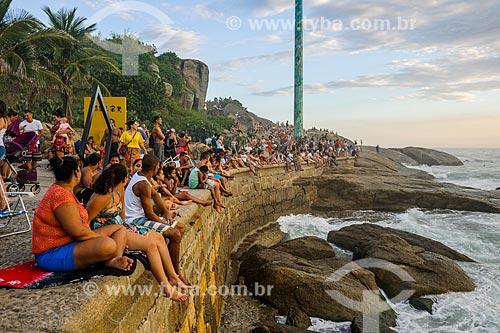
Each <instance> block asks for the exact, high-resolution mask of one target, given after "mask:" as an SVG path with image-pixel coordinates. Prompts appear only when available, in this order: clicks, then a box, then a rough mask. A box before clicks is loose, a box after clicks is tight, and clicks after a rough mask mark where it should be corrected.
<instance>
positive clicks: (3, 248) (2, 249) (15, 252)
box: [0, 160, 54, 268]
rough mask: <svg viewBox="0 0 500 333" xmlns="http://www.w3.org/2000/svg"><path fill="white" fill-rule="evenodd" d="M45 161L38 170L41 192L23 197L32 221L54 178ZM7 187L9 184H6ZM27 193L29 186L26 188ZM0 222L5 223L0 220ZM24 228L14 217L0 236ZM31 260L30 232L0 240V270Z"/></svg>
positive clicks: (1, 229)
mask: <svg viewBox="0 0 500 333" xmlns="http://www.w3.org/2000/svg"><path fill="white" fill-rule="evenodd" d="M47 164H48V161H47V160H43V161H42V162H41V163H40V167H39V168H38V170H37V172H38V181H39V182H40V185H41V187H42V188H41V191H40V193H39V194H37V195H35V197H33V198H28V197H23V200H24V203H25V204H26V208H27V209H28V211H29V216H30V219H31V220H32V221H33V212H34V210H35V208H36V206H37V205H38V202H39V201H40V200H41V199H42V197H43V195H44V194H45V192H46V191H47V189H48V187H49V186H50V185H51V184H52V182H53V180H54V177H53V175H52V173H51V172H50V171H48V170H47ZM7 185H9V183H7ZM26 188H27V190H28V191H29V188H30V185H27V186H26ZM16 199H17V198H10V200H11V202H15V201H16ZM0 222H2V223H3V222H6V220H1V221H0ZM25 226H26V224H25V221H24V220H23V218H22V217H15V218H13V219H12V221H11V222H10V223H9V225H8V226H7V227H4V228H0V235H2V234H6V233H8V232H11V231H15V230H21V229H22V228H24V227H25ZM32 258H33V255H32V253H31V232H26V233H23V234H19V235H13V236H7V237H3V238H0V268H5V267H9V266H12V265H14V264H18V263H21V262H24V261H27V260H30V259H32Z"/></svg>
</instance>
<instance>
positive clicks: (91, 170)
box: [74, 153, 101, 204]
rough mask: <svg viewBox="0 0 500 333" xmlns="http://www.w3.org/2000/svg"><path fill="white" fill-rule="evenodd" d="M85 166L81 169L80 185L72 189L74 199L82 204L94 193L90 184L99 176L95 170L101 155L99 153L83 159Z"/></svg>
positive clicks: (99, 162)
mask: <svg viewBox="0 0 500 333" xmlns="http://www.w3.org/2000/svg"><path fill="white" fill-rule="evenodd" d="M85 164H86V165H85V167H84V168H83V169H82V174H81V178H80V183H79V184H77V185H76V186H75V189H74V193H75V196H76V198H77V199H78V201H80V202H81V203H83V204H87V202H88V201H89V199H90V197H91V196H92V194H93V193H94V191H92V184H93V183H94V181H95V180H96V179H97V177H99V174H100V172H99V171H98V170H97V169H98V168H99V166H100V165H101V155H100V154H99V153H92V154H90V155H89V156H87V158H86V159H85Z"/></svg>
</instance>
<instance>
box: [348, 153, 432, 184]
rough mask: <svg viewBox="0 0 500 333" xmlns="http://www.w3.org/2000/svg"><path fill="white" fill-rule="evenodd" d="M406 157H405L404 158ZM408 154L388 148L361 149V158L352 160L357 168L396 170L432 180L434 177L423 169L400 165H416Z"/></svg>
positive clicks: (403, 174) (404, 174)
mask: <svg viewBox="0 0 500 333" xmlns="http://www.w3.org/2000/svg"><path fill="white" fill-rule="evenodd" d="M404 157H406V158H404ZM409 160H411V159H410V158H409V157H408V156H406V155H403V154H401V153H399V152H397V151H393V150H389V149H380V153H376V152H375V151H374V150H373V151H372V150H370V149H368V150H363V153H362V158H358V159H357V160H356V162H354V166H355V167H358V168H368V169H375V170H378V171H387V172H397V173H398V174H400V175H402V176H409V177H412V178H417V179H424V180H433V179H434V177H433V176H431V175H429V174H428V173H427V172H425V171H421V170H415V169H410V168H407V167H405V166H404V165H402V164H401V163H405V164H406V165H417V164H418V163H417V162H416V161H413V160H411V161H413V162H410V161H409Z"/></svg>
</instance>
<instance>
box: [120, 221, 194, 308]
mask: <svg viewBox="0 0 500 333" xmlns="http://www.w3.org/2000/svg"><path fill="white" fill-rule="evenodd" d="M154 234H157V235H158V236H159V237H160V239H161V241H162V242H163V245H164V247H165V249H166V244H165V241H164V240H163V237H162V236H161V235H160V234H159V233H158V232H155V231H151V232H150V233H149V234H148V236H142V235H138V234H135V233H132V232H128V233H127V240H128V244H129V248H130V249H131V250H139V251H144V252H146V255H147V256H148V261H149V264H150V266H151V273H153V275H154V277H155V278H156V281H158V283H160V286H161V288H163V290H162V293H163V295H165V296H166V297H168V298H170V299H171V300H173V301H175V302H184V301H185V300H187V296H186V295H185V294H182V293H179V292H178V291H177V290H175V288H173V287H172V285H171V283H170V280H169V279H168V278H167V275H165V273H166V271H167V270H170V271H173V267H172V262H171V261H170V256H169V255H168V251H167V257H168V263H165V262H164V260H163V257H162V255H161V254H160V252H159V251H158V250H159V249H158V247H157V244H156V240H155V237H154V236H152V235H154ZM151 236H152V237H151ZM150 237H151V238H150ZM165 264H167V265H168V264H170V267H169V268H167V267H166V265H165ZM173 273H174V274H175V271H174V272H173ZM175 275H176V274H175ZM176 276H177V275H176Z"/></svg>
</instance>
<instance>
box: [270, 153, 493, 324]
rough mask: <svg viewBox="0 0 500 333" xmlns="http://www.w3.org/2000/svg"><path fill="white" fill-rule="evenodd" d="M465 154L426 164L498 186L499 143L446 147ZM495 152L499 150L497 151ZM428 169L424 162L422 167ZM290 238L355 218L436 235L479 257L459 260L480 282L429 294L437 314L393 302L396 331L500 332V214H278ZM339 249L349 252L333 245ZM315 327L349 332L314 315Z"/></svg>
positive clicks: (320, 233)
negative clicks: (450, 163) (456, 162)
mask: <svg viewBox="0 0 500 333" xmlns="http://www.w3.org/2000/svg"><path fill="white" fill-rule="evenodd" d="M448 152H450V153H452V154H454V155H455V156H457V157H459V158H461V159H462V160H463V161H464V163H465V166H462V167H432V168H429V169H427V170H428V172H432V173H433V174H435V175H436V176H439V175H441V176H442V178H440V181H449V182H453V183H456V184H460V185H467V186H471V187H475V188H482V189H494V188H496V187H499V186H500V149H498V150H483V151H479V150H468V149H462V150H453V151H452V150H448ZM495 152H496V153H497V154H495ZM421 168H422V169H424V168H425V167H421ZM278 222H279V224H280V226H281V229H282V230H283V231H284V232H286V233H287V234H288V237H289V238H298V237H302V236H306V235H307V236H317V237H320V238H324V239H326V238H327V235H328V232H329V231H331V230H338V229H341V228H342V227H345V226H347V225H351V224H360V223H366V222H371V223H377V224H379V225H381V226H387V227H391V228H395V229H400V230H405V231H409V232H413V233H415V234H419V235H422V236H425V237H428V238H432V239H435V240H437V241H440V242H442V243H443V244H446V245H448V246H449V247H451V248H453V249H455V250H457V251H460V252H462V253H464V254H466V255H468V256H469V257H471V258H473V259H475V260H476V261H477V263H459V264H460V266H461V267H462V268H463V269H464V270H465V271H466V272H467V274H469V276H470V277H471V278H472V279H473V280H474V282H475V284H476V290H475V291H473V292H469V293H448V294H445V295H431V296H429V297H430V298H432V299H433V300H434V301H435V302H436V303H435V304H434V307H433V310H434V314H432V315H431V314H429V313H427V312H424V311H418V310H415V309H413V308H412V307H410V305H409V304H408V302H403V303H398V304H394V305H393V307H394V309H395V311H396V312H397V314H398V326H397V327H396V328H395V329H396V331H397V332H404V333H416V332H418V333H420V332H422V333H427V332H428V333H430V332H432V333H454V332H468V333H499V332H500V301H499V300H500V215H499V214H486V213H475V212H460V211H450V210H434V211H426V210H420V209H410V210H408V211H406V212H404V213H381V212H371V211H357V212H352V213H350V214H349V216H347V217H346V216H345V214H343V217H341V218H328V219H327V218H321V217H317V216H311V215H290V216H285V217H281V218H280V219H279V220H278ZM334 249H335V251H336V252H337V254H338V255H343V256H349V255H350V253H349V252H347V251H344V250H342V249H339V248H336V247H334ZM310 329H311V330H314V331H319V332H323V333H327V332H328V333H333V332H348V331H349V330H348V325H347V324H346V323H332V322H328V321H324V320H320V319H317V318H313V326H312V327H310Z"/></svg>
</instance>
